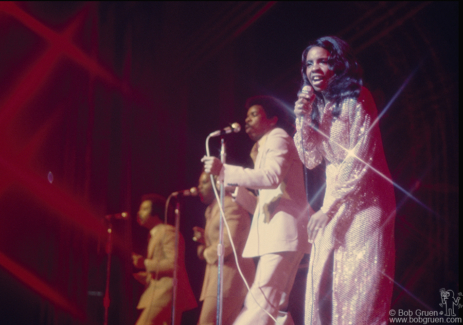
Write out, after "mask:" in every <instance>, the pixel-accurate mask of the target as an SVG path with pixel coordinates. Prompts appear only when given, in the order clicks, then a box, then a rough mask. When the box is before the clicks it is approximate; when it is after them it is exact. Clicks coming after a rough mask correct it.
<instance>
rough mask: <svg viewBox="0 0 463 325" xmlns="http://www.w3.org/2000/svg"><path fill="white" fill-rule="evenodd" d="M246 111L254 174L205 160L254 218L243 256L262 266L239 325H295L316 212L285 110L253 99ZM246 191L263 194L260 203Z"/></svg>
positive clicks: (265, 99)
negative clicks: (294, 296) (292, 310)
mask: <svg viewBox="0 0 463 325" xmlns="http://www.w3.org/2000/svg"><path fill="white" fill-rule="evenodd" d="M246 109H247V117H246V120H245V123H246V133H247V134H248V135H249V137H250V138H251V140H253V141H255V142H256V143H255V145H254V147H253V148H252V150H251V157H252V158H253V160H254V169H248V168H243V167H239V166H232V165H228V164H222V163H221V162H220V160H219V159H217V158H215V157H203V159H202V160H201V161H202V162H203V163H204V169H205V171H206V172H209V173H211V174H213V175H219V177H220V180H223V181H224V184H225V186H236V187H237V188H236V190H235V193H234V197H235V200H236V202H238V203H239V204H240V205H242V206H243V207H246V208H247V209H248V210H252V211H253V213H254V217H253V220H252V224H251V230H250V233H249V237H248V240H247V242H246V246H245V248H244V251H243V257H259V262H258V265H257V270H256V275H255V279H254V282H253V284H252V287H251V291H250V292H249V293H248V294H247V296H246V299H245V302H244V307H243V309H242V310H241V312H240V314H239V315H238V317H237V319H236V321H235V323H234V324H235V325H244V324H252V325H267V324H268V325H270V324H275V321H274V320H273V319H276V320H277V322H278V324H285V325H289V324H291V325H292V324H294V322H293V320H292V318H291V316H290V315H289V314H288V313H287V307H288V298H289V293H290V291H291V288H292V286H293V283H294V279H295V276H296V273H297V269H298V266H299V263H300V261H301V259H302V257H303V255H304V253H308V252H309V248H310V247H309V244H308V240H307V230H306V229H307V222H308V217H309V214H310V213H311V211H312V209H311V208H310V206H309V204H308V203H307V199H306V194H305V193H306V192H305V188H304V178H303V168H302V163H301V162H300V160H299V157H298V154H297V151H296V147H295V145H294V142H293V141H292V138H291V136H290V135H288V131H289V133H291V135H292V131H291V129H292V126H291V124H290V123H289V122H288V118H287V114H286V111H285V108H284V106H283V105H282V104H281V103H280V102H279V101H278V100H277V99H275V98H273V97H270V96H258V97H252V98H249V99H248V100H247V102H246ZM285 129H286V130H288V131H285ZM246 188H249V189H253V190H258V193H259V194H258V198H256V197H254V196H253V195H252V194H251V192H250V191H248V190H247V189H246ZM270 315H271V317H270Z"/></svg>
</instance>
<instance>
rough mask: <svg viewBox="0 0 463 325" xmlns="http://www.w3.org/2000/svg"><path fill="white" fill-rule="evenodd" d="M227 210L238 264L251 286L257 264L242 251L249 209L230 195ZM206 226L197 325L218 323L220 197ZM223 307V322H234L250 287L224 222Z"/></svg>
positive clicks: (247, 227)
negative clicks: (203, 267)
mask: <svg viewBox="0 0 463 325" xmlns="http://www.w3.org/2000/svg"><path fill="white" fill-rule="evenodd" d="M224 213H225V219H226V220H227V224H228V226H229V228H230V235H231V238H232V239H233V243H234V245H235V249H236V252H237V255H238V263H239V265H240V268H241V271H242V272H243V274H244V276H245V278H246V280H247V281H248V284H249V285H251V284H252V281H253V280H254V273H255V265H254V261H253V260H252V259H249V258H243V257H242V256H241V255H242V252H243V248H244V245H245V243H246V239H247V237H248V234H249V227H250V224H251V218H250V216H249V214H248V212H247V211H246V210H245V209H243V208H242V207H241V206H239V205H238V204H237V203H235V202H234V201H233V199H232V198H231V197H230V196H229V195H227V196H225V198H224ZM205 217H206V226H205V230H204V237H205V241H206V245H205V246H206V248H205V249H204V252H203V256H204V258H205V260H206V262H207V266H206V272H205V275H204V282H203V289H202V292H201V297H200V300H201V301H204V302H203V307H202V310H201V315H200V318H199V322H198V324H200V325H206V324H215V319H216V310H217V268H218V265H217V260H218V257H217V244H218V243H219V235H220V232H219V225H220V209H219V205H218V203H217V200H214V202H213V203H211V204H210V205H209V206H208V207H207V209H206V213H205ZM223 227H224V228H223V229H224V230H223V234H224V235H223V251H224V265H223V269H222V270H223V271H222V272H223V283H222V292H223V308H222V316H223V317H222V324H224V325H229V324H232V322H233V320H234V319H235V318H236V316H237V315H238V313H239V311H240V310H241V307H242V305H243V301H244V298H245V296H246V294H247V288H246V286H245V284H244V281H243V280H242V278H241V276H240V274H239V272H238V269H237V266H236V262H235V256H234V254H233V250H232V247H231V244H230V238H229V235H228V234H229V232H228V230H227V228H226V226H225V224H224V225H223Z"/></svg>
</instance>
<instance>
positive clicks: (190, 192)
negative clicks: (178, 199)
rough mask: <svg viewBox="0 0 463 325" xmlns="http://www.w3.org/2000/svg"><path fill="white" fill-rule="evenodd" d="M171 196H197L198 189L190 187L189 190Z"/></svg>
mask: <svg viewBox="0 0 463 325" xmlns="http://www.w3.org/2000/svg"><path fill="white" fill-rule="evenodd" d="M171 195H172V196H197V195H198V189H197V188H196V187H192V188H190V189H189V190H183V191H177V192H174V193H172V194H171Z"/></svg>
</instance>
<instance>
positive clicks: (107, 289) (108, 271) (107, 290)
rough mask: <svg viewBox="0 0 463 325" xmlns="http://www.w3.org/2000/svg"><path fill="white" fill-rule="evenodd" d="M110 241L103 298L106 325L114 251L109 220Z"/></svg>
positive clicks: (107, 246)
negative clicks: (112, 254) (112, 252)
mask: <svg viewBox="0 0 463 325" xmlns="http://www.w3.org/2000/svg"><path fill="white" fill-rule="evenodd" d="M108 223H109V226H108V239H107V242H106V254H107V255H108V260H107V262H106V290H105V294H104V298H103V306H104V325H108V309H109V305H110V299H109V278H110V274H111V250H112V224H111V220H109V219H108Z"/></svg>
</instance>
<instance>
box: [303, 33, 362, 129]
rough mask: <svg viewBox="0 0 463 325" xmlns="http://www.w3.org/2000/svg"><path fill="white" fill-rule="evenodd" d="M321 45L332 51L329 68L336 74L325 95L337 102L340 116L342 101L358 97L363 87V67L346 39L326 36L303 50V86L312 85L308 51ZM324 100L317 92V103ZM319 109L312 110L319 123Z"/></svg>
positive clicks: (314, 119) (337, 113)
mask: <svg viewBox="0 0 463 325" xmlns="http://www.w3.org/2000/svg"><path fill="white" fill-rule="evenodd" d="M315 46H317V47H321V48H324V49H325V50H327V51H328V52H329V53H330V57H329V59H328V66H329V69H330V70H332V71H333V72H334V76H333V77H332V78H331V80H330V81H329V83H328V87H327V89H326V93H325V96H326V98H327V99H328V100H331V101H334V102H335V103H336V106H335V108H334V109H333V115H334V116H339V114H340V113H341V105H340V104H341V102H342V101H343V100H344V99H346V98H358V96H359V94H360V89H361V88H362V84H363V81H362V73H363V71H362V68H361V67H360V65H359V64H358V62H357V60H356V59H355V56H354V53H353V51H352V48H351V47H350V46H349V44H347V43H346V42H345V41H343V40H342V39H340V38H339V37H336V36H324V37H320V38H319V39H317V40H315V41H313V42H311V43H310V44H309V46H307V48H306V49H305V50H304V52H302V68H301V72H302V81H303V84H302V86H301V89H302V87H304V86H305V85H310V82H309V80H308V79H307V75H306V70H307V63H306V60H307V53H309V51H310V49H311V48H312V47H315ZM320 101H323V97H322V96H321V94H317V93H316V99H315V103H314V104H315V105H318V104H319V103H320ZM318 115H319V114H318V110H317V109H314V110H312V120H313V121H314V123H315V124H318V121H319V116H318Z"/></svg>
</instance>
